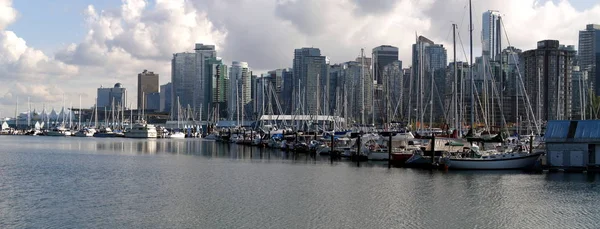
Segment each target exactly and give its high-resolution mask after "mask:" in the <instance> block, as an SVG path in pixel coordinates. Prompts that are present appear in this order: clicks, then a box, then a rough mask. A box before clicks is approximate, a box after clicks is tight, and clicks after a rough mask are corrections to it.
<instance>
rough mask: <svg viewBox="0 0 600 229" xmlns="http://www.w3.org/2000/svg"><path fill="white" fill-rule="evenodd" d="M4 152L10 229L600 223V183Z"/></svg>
mask: <svg viewBox="0 0 600 229" xmlns="http://www.w3.org/2000/svg"><path fill="white" fill-rule="evenodd" d="M0 145H2V146H3V147H1V148H0V228H28V227H34V228H35V227H53V228H198V227H202V228H600V221H599V220H597V219H599V218H600V212H599V210H598V208H597V206H599V203H600V198H599V197H600V193H599V192H600V189H599V188H598V182H600V178H599V177H600V176H588V175H585V174H542V175H532V174H523V173H519V172H481V171H478V172H469V171H465V172H454V171H450V172H447V173H444V172H438V171H434V172H431V171H423V170H412V169H391V170H388V169H387V168H385V167H382V164H369V163H366V164H362V165H361V167H356V166H355V165H354V164H351V163H346V162H334V163H333V164H330V163H329V161H327V160H326V158H325V159H323V160H322V159H319V158H317V160H315V159H312V158H310V157H307V156H304V155H299V156H294V155H293V154H288V153H282V152H280V151H270V150H258V149H256V148H248V147H242V146H237V145H224V144H218V143H214V142H206V141H202V140H188V139H186V140H183V141H177V142H175V141H167V140H155V141H145V140H131V139H95V138H89V139H87V138H83V139H82V138H44V137H39V138H25V137H5V136H0ZM383 166H385V165H384V164H383Z"/></svg>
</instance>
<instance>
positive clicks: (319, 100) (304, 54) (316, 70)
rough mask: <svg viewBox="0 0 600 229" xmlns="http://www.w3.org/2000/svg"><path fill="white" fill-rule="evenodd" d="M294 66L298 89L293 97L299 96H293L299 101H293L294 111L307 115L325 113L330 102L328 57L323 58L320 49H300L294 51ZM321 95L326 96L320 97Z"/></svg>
mask: <svg viewBox="0 0 600 229" xmlns="http://www.w3.org/2000/svg"><path fill="white" fill-rule="evenodd" d="M293 65H294V68H293V71H294V83H293V86H294V88H295V89H296V90H294V92H293V95H299V96H293V97H294V98H298V99H297V100H298V101H296V99H293V100H292V106H293V107H294V108H293V110H294V111H297V112H301V114H306V115H317V114H323V113H325V112H323V111H324V108H326V107H328V102H329V101H328V99H329V98H327V97H329V73H328V72H329V68H328V64H327V57H325V56H321V50H319V49H318V48H300V49H296V50H294V63H293ZM296 80H298V81H297V82H298V83H296ZM298 84H299V85H298ZM297 86H299V87H297ZM315 92H317V93H316V94H315ZM320 93H323V95H325V96H318V95H319V94H320Z"/></svg>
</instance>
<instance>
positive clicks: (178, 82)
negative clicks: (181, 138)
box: [170, 53, 197, 119]
mask: <svg viewBox="0 0 600 229" xmlns="http://www.w3.org/2000/svg"><path fill="white" fill-rule="evenodd" d="M171 83H172V85H173V94H172V95H173V96H172V97H171V104H172V106H171V111H170V112H171V116H172V117H173V118H174V119H177V117H176V116H177V110H176V109H177V107H176V106H177V104H179V105H180V106H181V107H184V108H187V107H193V106H194V101H195V100H194V95H195V93H196V92H194V91H195V87H194V86H195V85H196V83H197V81H196V53H176V54H173V59H172V61H171Z"/></svg>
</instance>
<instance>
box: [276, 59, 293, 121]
mask: <svg viewBox="0 0 600 229" xmlns="http://www.w3.org/2000/svg"><path fill="white" fill-rule="evenodd" d="M282 79H283V85H282V90H281V93H280V94H279V97H280V98H281V102H282V103H281V106H282V110H283V113H284V114H292V113H293V108H292V101H293V100H294V98H293V92H294V71H293V69H291V68H287V69H284V71H283V72H282Z"/></svg>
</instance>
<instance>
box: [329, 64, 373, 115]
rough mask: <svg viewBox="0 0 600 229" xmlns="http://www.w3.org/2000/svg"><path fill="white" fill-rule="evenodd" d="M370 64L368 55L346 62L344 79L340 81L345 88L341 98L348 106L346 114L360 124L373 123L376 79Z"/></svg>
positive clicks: (346, 106)
mask: <svg viewBox="0 0 600 229" xmlns="http://www.w3.org/2000/svg"><path fill="white" fill-rule="evenodd" d="M363 63H364V65H363ZM370 65H371V58H367V57H365V58H364V60H363V59H361V58H360V57H358V58H356V61H349V62H346V63H344V64H343V71H344V72H343V76H342V80H340V82H339V83H338V85H339V87H341V88H343V90H341V91H342V95H341V96H342V98H341V99H344V100H345V101H341V102H340V103H342V104H344V106H345V108H346V109H345V110H346V111H347V112H346V114H344V115H345V116H347V117H348V118H349V119H350V120H352V121H354V122H356V123H358V124H367V123H373V86H374V80H373V77H372V74H371V71H370V67H369V66H370Z"/></svg>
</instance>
